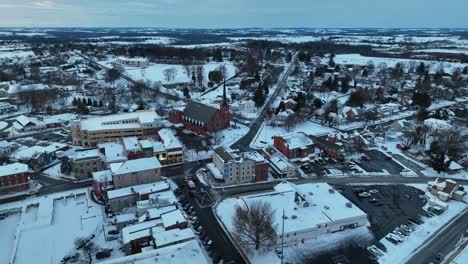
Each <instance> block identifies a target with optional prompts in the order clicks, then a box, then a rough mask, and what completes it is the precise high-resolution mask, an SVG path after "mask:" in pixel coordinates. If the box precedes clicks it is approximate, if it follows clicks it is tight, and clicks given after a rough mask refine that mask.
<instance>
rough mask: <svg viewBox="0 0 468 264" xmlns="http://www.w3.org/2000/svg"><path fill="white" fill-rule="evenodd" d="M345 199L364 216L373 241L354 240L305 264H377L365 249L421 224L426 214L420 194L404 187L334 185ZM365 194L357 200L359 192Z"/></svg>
mask: <svg viewBox="0 0 468 264" xmlns="http://www.w3.org/2000/svg"><path fill="white" fill-rule="evenodd" d="M335 188H337V189H338V190H339V192H341V193H342V194H343V195H344V196H345V197H346V198H347V199H348V200H350V201H351V202H353V203H354V204H355V205H356V206H358V207H359V208H360V209H361V210H363V211H364V212H366V213H367V215H368V218H369V222H370V223H371V231H372V233H373V234H374V241H371V242H369V241H364V239H363V240H362V241H359V240H358V241H355V243H353V244H352V245H345V246H342V247H340V248H338V249H333V250H331V251H329V252H324V253H322V254H320V255H317V256H310V257H309V258H307V263H331V264H334V263H360V264H361V263H362V264H365V263H377V261H376V260H375V259H374V258H373V257H372V254H370V253H369V251H368V250H367V247H369V246H371V245H372V244H375V243H376V242H377V241H378V240H380V239H382V238H383V237H385V236H386V235H387V234H389V233H391V232H392V231H394V230H395V228H397V227H399V226H401V225H403V224H404V225H410V224H409V223H412V221H414V222H418V221H421V216H422V215H425V214H426V212H425V211H424V210H423V209H422V207H423V206H424V204H425V203H426V200H425V199H424V197H421V195H423V194H424V192H423V191H421V190H419V189H416V188H413V187H409V186H406V185H374V186H348V185H346V186H343V185H337V186H335ZM363 192H365V193H367V194H365V195H364V196H367V195H368V196H367V197H359V194H360V193H363Z"/></svg>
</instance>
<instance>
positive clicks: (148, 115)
mask: <svg viewBox="0 0 468 264" xmlns="http://www.w3.org/2000/svg"><path fill="white" fill-rule="evenodd" d="M160 127H161V117H160V116H159V115H158V114H157V113H156V112H155V111H152V110H143V111H137V112H133V113H123V114H116V115H108V116H101V117H94V118H87V119H81V120H79V121H74V122H73V123H72V126H71V135H72V138H73V144H74V145H78V146H82V147H94V146H96V145H97V144H98V143H102V142H108V141H115V140H118V139H121V138H124V137H143V136H146V135H156V134H157V132H158V130H159V128H160Z"/></svg>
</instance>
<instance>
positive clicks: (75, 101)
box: [72, 97, 78, 106]
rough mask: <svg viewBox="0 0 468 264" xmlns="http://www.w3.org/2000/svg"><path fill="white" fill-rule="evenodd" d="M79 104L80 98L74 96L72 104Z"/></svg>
mask: <svg viewBox="0 0 468 264" xmlns="http://www.w3.org/2000/svg"><path fill="white" fill-rule="evenodd" d="M77 104H78V100H76V97H73V102H72V105H73V106H76V105H77Z"/></svg>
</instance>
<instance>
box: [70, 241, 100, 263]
mask: <svg viewBox="0 0 468 264" xmlns="http://www.w3.org/2000/svg"><path fill="white" fill-rule="evenodd" d="M74 244H75V247H76V248H77V249H78V250H79V251H80V253H81V254H80V259H79V260H78V263H86V264H91V263H93V255H94V253H95V252H96V251H97V247H96V245H94V242H93V241H91V240H90V239H88V238H83V237H79V238H77V239H75V242H74Z"/></svg>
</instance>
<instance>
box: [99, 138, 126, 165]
mask: <svg viewBox="0 0 468 264" xmlns="http://www.w3.org/2000/svg"><path fill="white" fill-rule="evenodd" d="M98 148H100V149H101V148H103V149H104V153H105V154H106V155H105V156H106V162H108V163H112V162H120V161H126V160H127V156H126V155H125V151H124V147H123V145H122V144H121V143H120V142H118V141H113V142H103V143H99V144H98Z"/></svg>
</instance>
